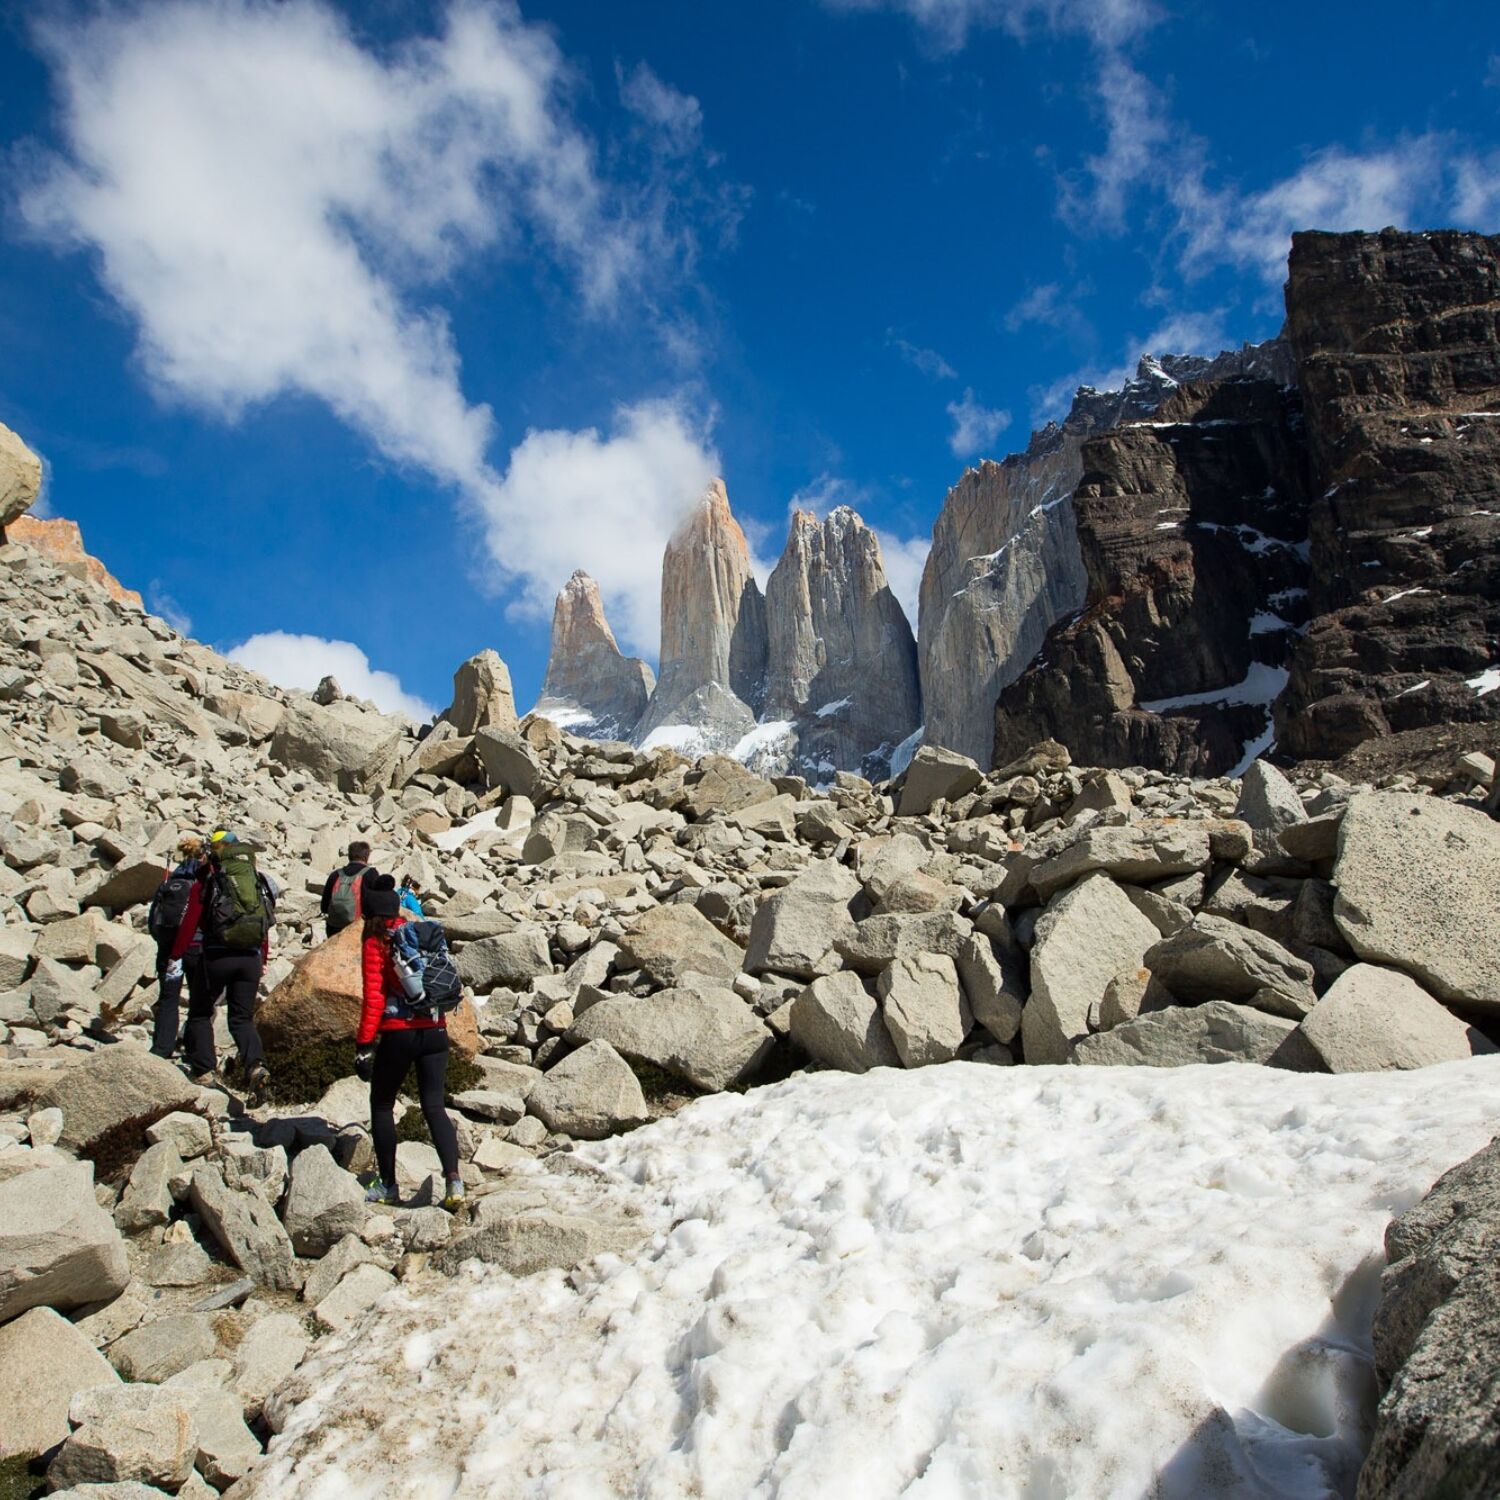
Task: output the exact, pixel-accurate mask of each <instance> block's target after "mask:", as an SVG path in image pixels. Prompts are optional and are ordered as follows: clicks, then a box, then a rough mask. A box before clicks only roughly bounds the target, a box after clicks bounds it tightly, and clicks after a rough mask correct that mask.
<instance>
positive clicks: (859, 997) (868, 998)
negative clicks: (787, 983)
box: [788, 969, 901, 1073]
mask: <svg viewBox="0 0 1500 1500" xmlns="http://www.w3.org/2000/svg"><path fill="white" fill-rule="evenodd" d="M790 1006H791V1014H790V1016H789V1018H788V1019H789V1028H788V1029H789V1033H790V1035H791V1038H792V1040H793V1041H794V1042H795V1043H796V1044H797V1045H798V1046H799V1047H801V1048H802V1050H803V1051H804V1052H806V1053H807V1055H808V1056H809V1057H811V1058H813V1059H814V1060H815V1061H817V1062H820V1063H823V1064H824V1065H825V1066H826V1067H830V1068H839V1069H841V1070H842V1071H844V1072H846V1073H866V1072H868V1071H869V1070H870V1069H871V1068H897V1067H900V1066H901V1058H900V1056H899V1054H898V1053H897V1052H896V1048H895V1045H894V1043H893V1042H892V1041H891V1035H890V1032H888V1031H887V1030H886V1026H885V1020H884V1018H883V1017H882V1015H881V1013H880V1006H879V1005H878V1004H877V1003H876V1001H875V998H874V996H872V995H871V994H870V993H869V991H868V990H867V989H866V988H865V986H864V983H863V981H862V980H861V979H860V977H859V975H858V974H855V973H852V972H851V971H850V970H848V969H841V970H840V971H839V972H838V973H837V974H827V975H824V976H823V977H822V978H819V979H815V980H813V982H812V983H811V984H810V985H808V987H807V988H806V989H805V990H803V991H802V993H801V994H800V995H798V996H797V998H796V999H795V1000H793V1001H791V1002H790Z"/></svg>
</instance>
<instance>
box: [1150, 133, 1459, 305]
mask: <svg viewBox="0 0 1500 1500" xmlns="http://www.w3.org/2000/svg"><path fill="white" fill-rule="evenodd" d="M1451 149H1452V143H1451V142H1450V141H1448V140H1447V139H1446V138H1444V137H1442V136H1439V135H1436V134H1428V135H1423V136H1417V137H1415V138H1413V139H1409V140H1405V141H1401V142H1399V143H1397V144H1396V145H1394V146H1390V147H1387V148H1384V149H1375V150H1371V151H1366V152H1362V153H1361V152H1351V151H1346V150H1345V149H1344V148H1343V147H1341V146H1329V147H1327V148H1325V149H1324V150H1322V151H1318V152H1316V153H1314V154H1313V155H1312V156H1311V157H1309V159H1308V160H1307V162H1306V163H1305V164H1304V165H1303V166H1302V167H1301V168H1299V169H1298V170H1297V171H1296V172H1294V173H1293V174H1292V175H1291V176H1290V177H1286V178H1284V179H1282V181H1280V182H1277V183H1273V184H1272V185H1271V186H1270V187H1268V188H1265V189H1263V190H1261V191H1259V192H1251V193H1245V194H1235V193H1232V192H1213V191H1211V190H1209V189H1208V188H1206V187H1205V186H1204V184H1203V180H1202V176H1201V174H1200V173H1197V172H1189V173H1186V174H1184V175H1183V176H1182V177H1180V178H1179V180H1177V181H1176V182H1175V183H1174V184H1173V185H1172V187H1171V189H1170V192H1171V196H1172V198H1173V201H1174V203H1175V204H1176V207H1177V208H1178V211H1179V213H1180V215H1181V222H1180V228H1181V232H1182V234H1183V236H1184V241H1185V249H1184V253H1183V264H1184V268H1185V269H1186V270H1187V271H1188V272H1189V273H1192V272H1197V271H1202V270H1205V269H1207V268H1209V267H1211V266H1214V265H1221V264H1228V265H1235V266H1241V267H1244V268H1247V269H1251V270H1256V271H1258V272H1259V273H1260V274H1261V275H1262V276H1263V277H1264V278H1265V279H1266V280H1267V281H1268V282H1272V283H1275V284H1277V285H1279V284H1280V283H1281V282H1282V281H1283V280H1284V279H1285V277H1286V257H1287V250H1288V248H1289V247H1290V244H1291V237H1292V231H1293V230H1294V229H1328V230H1350V229H1383V228H1385V227H1386V226H1387V225H1395V226H1396V227H1398V228H1405V227H1414V226H1416V225H1418V224H1420V223H1421V222H1422V220H1423V218H1424V217H1426V216H1429V215H1430V216H1436V217H1438V218H1444V217H1446V216H1447V214H1448V213H1449V212H1450V211H1451V210H1452V208H1453V207H1455V206H1458V204H1459V201H1460V199H1459V198H1458V197H1457V196H1453V195H1450V194H1449V192H1448V190H1447V188H1446V187H1445V177H1446V173H1447V169H1448V168H1449V167H1462V166H1463V161H1464V159H1463V158H1454V157H1452V156H1451V155H1450V152H1451ZM1470 206H1475V205H1474V204H1472V203H1471V205H1470ZM1466 216H1467V215H1466Z"/></svg>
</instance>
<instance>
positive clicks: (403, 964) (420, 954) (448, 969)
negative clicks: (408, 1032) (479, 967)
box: [385, 918, 463, 1021]
mask: <svg viewBox="0 0 1500 1500" xmlns="http://www.w3.org/2000/svg"><path fill="white" fill-rule="evenodd" d="M390 941H391V961H392V963H393V964H394V966H395V969H396V978H397V979H398V980H399V981H400V984H401V989H402V993H401V994H399V995H387V996H386V1001H385V1013H386V1015H388V1016H396V1017H398V1018H400V1019H401V1020H403V1021H411V1020H423V1021H431V1020H435V1019H437V1017H439V1016H444V1015H446V1014H447V1013H448V1012H449V1011H450V1010H453V1009H455V1008H456V1007H457V1005H458V1002H459V1001H460V1000H462V999H463V981H462V980H460V979H459V977H458V966H457V965H456V964H455V963H454V962H453V955H452V954H450V953H449V952H448V939H447V937H446V936H445V935H444V933H443V924H442V923H441V922H434V921H433V920H432V919H431V918H427V919H425V920H423V921H421V922H403V923H402V925H401V926H400V927H393V928H392V929H391V933H390Z"/></svg>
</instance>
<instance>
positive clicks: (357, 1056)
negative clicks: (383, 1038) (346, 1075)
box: [354, 1047, 375, 1083]
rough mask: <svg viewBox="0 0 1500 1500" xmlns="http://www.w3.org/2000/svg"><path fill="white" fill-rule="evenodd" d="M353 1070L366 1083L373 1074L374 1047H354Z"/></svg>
mask: <svg viewBox="0 0 1500 1500" xmlns="http://www.w3.org/2000/svg"><path fill="white" fill-rule="evenodd" d="M354 1071H355V1072H356V1073H358V1074H359V1076H360V1078H361V1079H363V1080H364V1082H366V1083H368V1082H369V1081H370V1079H371V1078H373V1077H374V1076H375V1049H374V1048H373V1047H356V1048H355V1049H354Z"/></svg>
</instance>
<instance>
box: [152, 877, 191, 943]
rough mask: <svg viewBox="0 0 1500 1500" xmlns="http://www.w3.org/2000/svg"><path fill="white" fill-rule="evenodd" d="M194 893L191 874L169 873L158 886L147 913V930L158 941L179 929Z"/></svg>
mask: <svg viewBox="0 0 1500 1500" xmlns="http://www.w3.org/2000/svg"><path fill="white" fill-rule="evenodd" d="M192 894H193V878H192V876H191V875H168V876H167V878H166V879H165V880H164V881H162V883H161V884H160V885H159V886H157V888H156V894H155V895H154V896H153V897H152V898H151V908H150V910H149V911H148V912H147V913H146V931H147V932H149V933H150V934H151V936H152V937H154V938H155V939H156V940H157V941H158V942H160V941H161V940H162V939H163V938H165V937H167V936H169V935H170V934H171V933H174V932H176V931H177V929H178V928H179V927H181V926H182V922H183V918H184V917H186V916H187V909H188V899H189V898H190V897H191V896H192Z"/></svg>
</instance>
